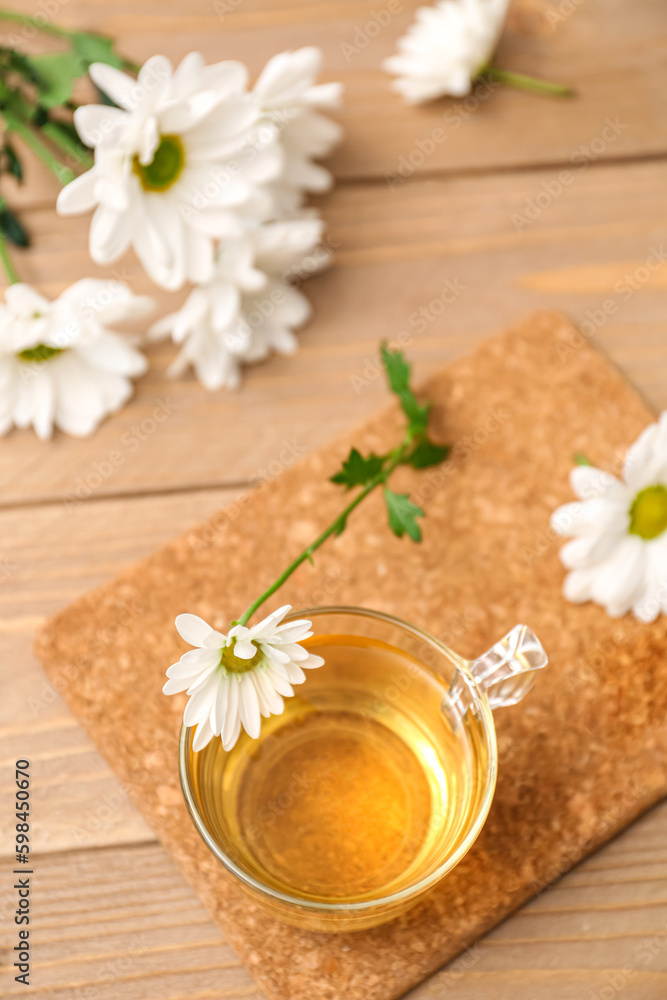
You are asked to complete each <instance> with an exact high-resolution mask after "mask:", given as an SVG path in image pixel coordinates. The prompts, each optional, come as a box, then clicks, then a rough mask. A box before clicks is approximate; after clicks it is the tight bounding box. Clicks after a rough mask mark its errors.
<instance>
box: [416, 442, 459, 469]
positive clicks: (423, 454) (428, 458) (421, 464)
mask: <svg viewBox="0 0 667 1000" xmlns="http://www.w3.org/2000/svg"><path fill="white" fill-rule="evenodd" d="M450 451H451V447H450V446H449V445H448V444H434V442H433V441H429V439H428V438H426V437H424V438H422V439H421V441H420V442H419V444H418V445H417V447H416V448H415V450H414V451H413V452H412V453H411V454H410V455H408V457H407V459H406V464H407V465H411V466H412V467H413V469H428V467H429V466H430V465H439V464H440V462H444V460H445V459H446V458H447V456H448V455H449V453H450Z"/></svg>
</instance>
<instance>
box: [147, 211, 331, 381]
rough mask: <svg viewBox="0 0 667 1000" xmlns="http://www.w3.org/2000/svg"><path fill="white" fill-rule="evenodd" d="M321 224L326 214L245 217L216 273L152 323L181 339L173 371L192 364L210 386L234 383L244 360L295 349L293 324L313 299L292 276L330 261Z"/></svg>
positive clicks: (157, 333)
mask: <svg viewBox="0 0 667 1000" xmlns="http://www.w3.org/2000/svg"><path fill="white" fill-rule="evenodd" d="M322 229H323V223H322V222H321V220H320V219H317V218H315V217H312V216H307V215H304V216H303V217H299V218H295V219H289V220H283V221H278V222H268V223H257V222H253V221H251V220H246V223H245V232H244V235H243V236H242V237H240V238H238V239H229V240H225V241H223V242H222V244H221V246H220V249H219V251H218V255H217V260H216V266H215V273H214V276H213V279H212V280H211V281H209V282H207V283H205V284H200V285H198V286H197V287H196V288H195V289H193V291H192V292H191V293H190V295H189V296H188V298H187V299H186V301H185V303H184V304H183V306H182V307H181V308H180V309H179V310H178V311H177V312H175V313H172V314H170V315H169V316H165V317H164V318H163V319H161V320H159V321H158V322H157V323H155V324H154V325H153V327H152V328H151V331H150V333H151V336H153V337H163V336H168V335H170V336H171V337H172V339H173V340H174V341H175V342H176V343H177V344H181V345H182V347H181V351H180V353H179V355H178V357H177V358H176V360H175V362H174V363H173V365H172V367H171V368H170V374H172V375H180V374H182V372H183V371H185V370H186V369H187V368H188V366H189V365H192V366H193V367H194V370H195V373H196V375H197V378H198V379H199V380H200V382H202V384H203V385H204V386H206V388H207V389H210V390H213V389H219V388H221V387H222V386H225V387H227V388H235V387H236V386H237V385H238V384H239V381H240V366H241V364H242V362H244V361H245V362H252V361H259V360H261V359H262V358H265V357H266V356H267V355H268V354H269V353H270V352H271V351H272V350H275V351H278V352H279V353H282V354H291V353H293V352H294V351H295V350H296V348H297V339H296V337H295V336H294V333H293V330H294V328H295V327H298V326H301V325H302V324H303V323H304V322H305V321H306V320H307V319H308V317H309V316H310V304H309V302H308V300H307V299H306V298H305V296H303V295H302V294H301V292H299V291H297V289H296V288H294V287H293V284H292V282H294V281H298V280H300V278H303V277H307V276H308V274H311V273H313V272H314V271H316V270H318V269H319V268H320V267H321V266H323V265H324V264H325V263H326V252H325V251H324V250H323V248H321V247H320V239H321V235H322Z"/></svg>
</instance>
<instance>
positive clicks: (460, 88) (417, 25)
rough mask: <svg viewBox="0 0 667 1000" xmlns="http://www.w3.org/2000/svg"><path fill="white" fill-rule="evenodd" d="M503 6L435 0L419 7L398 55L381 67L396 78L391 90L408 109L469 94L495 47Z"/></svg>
mask: <svg viewBox="0 0 667 1000" xmlns="http://www.w3.org/2000/svg"><path fill="white" fill-rule="evenodd" d="M508 6H509V0H439V2H438V3H436V4H434V5H433V6H432V7H418V8H417V11H416V13H415V20H414V21H413V23H412V24H411V25H410V27H409V28H408V31H407V33H406V34H405V35H404V36H403V37H402V38H400V39H399V41H398V48H399V51H398V53H397V54H396V55H393V56H390V57H389V58H388V59H385V60H384V62H383V64H382V65H383V68H384V69H386V70H387V71H388V72H389V73H393V74H395V75H396V76H397V79H396V80H394V81H393V83H392V88H393V89H394V90H396V91H397V92H398V93H399V94H401V95H402V96H403V97H404V98H405V99H406V100H407V101H409V102H410V103H411V104H418V103H420V102H422V101H431V100H434V99H435V98H437V97H443V96H444V95H446V94H448V95H450V96H451V97H464V96H465V95H466V94H469V93H470V89H471V86H472V83H473V81H474V80H475V79H477V77H478V76H479V75H480V73H481V72H482V71H483V70H484V69H485V68H486V67H487V65H488V62H489V60H490V59H491V56H492V55H493V53H494V50H495V48H496V45H497V44H498V39H499V37H500V32H501V30H502V27H503V24H504V22H505V17H506V15H507V8H508Z"/></svg>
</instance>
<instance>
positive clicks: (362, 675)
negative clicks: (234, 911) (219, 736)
mask: <svg viewBox="0 0 667 1000" xmlns="http://www.w3.org/2000/svg"><path fill="white" fill-rule="evenodd" d="M308 647H309V649H310V650H311V651H313V652H316V653H318V654H319V655H320V656H322V657H323V658H324V660H325V664H324V666H323V667H321V668H319V669H318V670H314V671H311V672H308V674H307V680H306V682H305V683H304V684H303V685H302V686H301V687H299V688H297V692H298V694H297V696H296V697H294V698H290V699H287V700H286V703H285V712H284V714H283V715H281V716H277V717H272V718H271V719H269V720H264V721H263V724H262V734H261V736H260V738H259V740H256V741H255V740H250V739H248V738H247V737H242V738H241V739H240V740H239V742H238V743H237V745H236V747H234V749H233V750H232V751H231V752H229V753H226V752H225V751H224V750H223V749H222V746H221V743H220V741H219V740H214V741H213V742H212V743H210V744H209V745H208V747H206V748H205V750H204V751H202V752H201V753H200V754H198V755H195V757H196V761H195V767H196V781H195V793H196V795H197V797H198V798H199V799H200V805H201V807H203V808H202V811H203V812H204V814H205V817H206V821H207V825H208V827H209V829H210V831H211V833H212V834H213V836H214V838H215V839H216V840H217V841H218V842H219V843H220V844H221V846H222V847H223V849H224V850H225V851H226V853H228V854H229V855H230V856H231V857H232V858H233V859H234V860H235V861H236V863H237V864H238V865H239V866H240V867H242V868H243V869H244V870H246V871H248V872H250V873H251V874H252V875H254V877H255V878H258V879H260V880H261V881H262V882H263V883H265V884H268V885H270V886H273V887H274V888H276V889H279V890H281V891H283V892H288V893H289V894H291V895H297V896H300V897H302V898H307V899H322V900H331V901H334V900H340V901H343V900H344V901H348V902H349V901H351V900H354V899H363V898H372V897H375V896H379V895H384V894H385V893H387V892H389V891H398V890H399V889H400V888H401V887H402V886H404V885H407V884H409V883H411V882H414V881H415V879H418V878H420V877H422V876H423V875H425V874H427V873H428V871H429V870H430V869H432V867H433V866H434V865H435V866H437V864H439V863H441V861H442V860H443V859H444V858H445V857H446V855H447V854H449V853H451V852H452V851H453V850H455V848H456V846H457V844H458V843H459V842H460V839H461V834H462V832H463V830H464V828H465V820H466V818H467V815H468V811H469V807H470V803H471V801H472V798H473V797H474V791H475V783H476V780H477V774H476V761H475V756H474V754H473V753H472V752H471V743H470V739H469V734H468V733H467V732H466V730H465V726H464V725H463V723H461V724H460V725H454V726H452V725H451V724H450V723H449V722H448V721H447V718H446V716H445V715H444V714H443V713H442V711H441V710H440V709H441V704H442V702H443V694H444V689H443V686H442V685H441V684H440V683H439V682H438V680H437V679H436V678H434V677H433V676H432V675H430V673H429V672H428V671H427V670H425V668H423V667H422V666H421V665H420V664H419V663H417V661H415V660H413V659H412V658H411V657H410V656H408V654H406V653H403V652H402V651H400V650H398V649H395V648H394V647H391V646H388V645H386V644H385V643H382V642H380V641H379V640H377V641H376V640H372V639H367V638H361V637H358V636H339V635H336V636H319V637H313V639H311V640H309V641H308Z"/></svg>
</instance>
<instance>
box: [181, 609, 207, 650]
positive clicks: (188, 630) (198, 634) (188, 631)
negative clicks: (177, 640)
mask: <svg viewBox="0 0 667 1000" xmlns="http://www.w3.org/2000/svg"><path fill="white" fill-rule="evenodd" d="M174 624H175V625H176V630H177V632H178V634H179V635H180V637H181V639H185V641H186V642H189V643H190V645H191V646H203V645H204V643H205V642H206V640H207V639H208V637H209V635H210V634H211V632H213V629H212V628H211V626H210V625H209V624H208V623H207V622H205V621H204V619H203V618H199V616H198V615H190V614H183V615H178V617H177V618H176V621H175V623H174Z"/></svg>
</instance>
